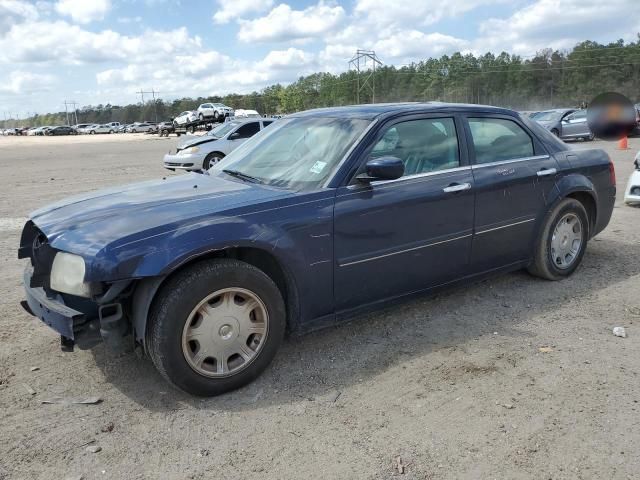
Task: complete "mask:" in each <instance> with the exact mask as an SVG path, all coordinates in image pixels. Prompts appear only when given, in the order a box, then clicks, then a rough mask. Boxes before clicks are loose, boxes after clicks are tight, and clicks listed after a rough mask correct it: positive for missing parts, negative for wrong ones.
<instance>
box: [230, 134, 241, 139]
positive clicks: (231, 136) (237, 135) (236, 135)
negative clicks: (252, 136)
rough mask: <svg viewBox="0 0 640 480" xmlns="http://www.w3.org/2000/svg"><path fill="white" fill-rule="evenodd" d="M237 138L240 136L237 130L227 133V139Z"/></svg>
mask: <svg viewBox="0 0 640 480" xmlns="http://www.w3.org/2000/svg"><path fill="white" fill-rule="evenodd" d="M238 138H240V134H239V133H238V132H233V133H232V134H231V135H229V140H237V139H238Z"/></svg>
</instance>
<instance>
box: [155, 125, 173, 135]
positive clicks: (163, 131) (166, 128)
mask: <svg viewBox="0 0 640 480" xmlns="http://www.w3.org/2000/svg"><path fill="white" fill-rule="evenodd" d="M174 131H175V128H174V126H173V122H160V123H159V124H158V126H157V132H158V134H159V135H160V136H165V137H168V136H169V134H170V133H173V132H174Z"/></svg>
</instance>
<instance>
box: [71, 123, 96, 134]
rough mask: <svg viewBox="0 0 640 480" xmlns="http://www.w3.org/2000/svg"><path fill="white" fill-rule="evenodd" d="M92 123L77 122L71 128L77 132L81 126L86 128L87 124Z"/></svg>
mask: <svg viewBox="0 0 640 480" xmlns="http://www.w3.org/2000/svg"><path fill="white" fill-rule="evenodd" d="M90 125H93V124H92V123H78V124H77V125H74V126H73V128H74V129H75V130H76V131H77V132H79V131H80V130H82V129H83V128H87V127H88V126H90Z"/></svg>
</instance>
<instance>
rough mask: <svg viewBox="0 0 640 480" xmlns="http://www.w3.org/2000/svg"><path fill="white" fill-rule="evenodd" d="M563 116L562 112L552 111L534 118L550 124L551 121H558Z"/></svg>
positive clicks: (538, 114) (541, 113)
mask: <svg viewBox="0 0 640 480" xmlns="http://www.w3.org/2000/svg"><path fill="white" fill-rule="evenodd" d="M561 115H562V112H555V111H553V110H550V111H548V112H540V113H537V114H536V115H535V117H532V118H533V119H534V120H536V121H538V122H550V121H551V120H558V119H559V118H560V116H561Z"/></svg>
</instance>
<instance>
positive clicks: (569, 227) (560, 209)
mask: <svg viewBox="0 0 640 480" xmlns="http://www.w3.org/2000/svg"><path fill="white" fill-rule="evenodd" d="M588 238H589V217H588V215H587V211H586V210H585V208H584V206H583V205H582V203H580V202H579V201H577V200H575V199H573V198H565V199H564V200H562V201H561V202H560V203H559V204H558V205H557V206H556V207H555V208H554V209H553V210H552V211H551V212H549V214H548V215H547V217H546V218H545V221H544V224H543V226H542V230H541V232H540V235H539V237H538V239H537V241H536V247H535V248H536V249H535V252H534V260H533V264H532V265H531V266H529V269H528V270H529V272H530V273H531V274H532V275H535V276H537V277H541V278H545V279H547V280H560V279H562V278H564V277H568V276H569V275H571V274H572V273H573V272H574V271H575V270H576V268H578V265H580V262H581V261H582V257H583V256H584V252H585V249H586V248H587V240H588Z"/></svg>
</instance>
